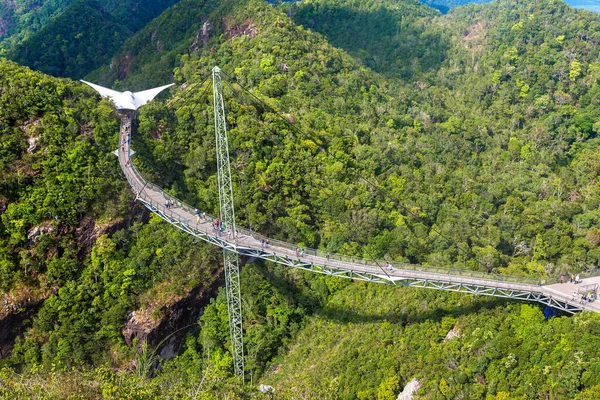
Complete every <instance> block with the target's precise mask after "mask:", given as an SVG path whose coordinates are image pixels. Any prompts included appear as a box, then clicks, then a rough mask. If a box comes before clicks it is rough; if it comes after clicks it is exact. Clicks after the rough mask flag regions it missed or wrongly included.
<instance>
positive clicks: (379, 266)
mask: <svg viewBox="0 0 600 400" xmlns="http://www.w3.org/2000/svg"><path fill="white" fill-rule="evenodd" d="M129 169H130V170H131V171H132V173H133V175H134V176H135V179H131V177H130V176H129V175H127V174H126V175H127V180H128V181H129V183H130V184H131V186H132V187H133V188H134V189H135V190H136V192H137V193H138V195H139V196H140V197H141V198H143V199H144V200H145V201H146V202H148V203H150V204H151V205H152V206H153V207H155V208H156V209H160V210H161V211H162V212H163V213H164V214H166V215H168V216H169V217H170V218H172V219H174V220H177V221H179V222H180V223H184V224H188V225H190V226H191V227H193V228H194V229H198V230H200V231H203V232H204V233H205V234H207V235H210V234H216V233H214V232H210V233H209V232H208V231H206V230H201V229H199V228H198V224H194V221H193V220H190V219H187V218H185V219H182V218H181V217H180V216H179V215H178V214H177V213H174V212H173V211H172V210H170V209H169V208H167V207H165V204H164V203H162V204H160V203H158V202H157V201H155V200H153V199H152V198H150V197H149V196H145V193H144V192H145V191H146V189H150V190H152V191H156V192H159V193H161V194H162V196H164V197H165V199H169V200H173V201H174V202H175V204H176V207H177V208H181V209H183V210H185V211H187V212H188V213H190V214H192V215H195V214H196V208H195V207H192V206H191V205H189V204H187V203H185V202H184V201H182V200H180V199H178V198H176V197H175V196H172V195H170V194H168V193H166V192H165V191H164V189H162V188H161V187H159V186H157V185H155V184H153V183H151V182H148V181H146V180H145V179H144V178H143V177H142V175H141V174H140V172H139V171H138V170H137V168H135V166H134V165H133V163H131V162H130V166H129ZM201 218H202V220H203V221H208V222H210V223H211V225H214V223H215V222H216V221H217V218H216V217H214V216H212V215H208V214H206V213H201ZM194 225H196V226H195V227H194ZM236 230H237V237H240V234H241V235H244V236H248V237H252V238H254V239H256V240H257V241H259V242H260V241H264V243H265V249H264V250H265V251H269V250H271V249H277V248H281V249H286V250H288V251H290V252H295V251H296V249H298V250H299V251H301V249H300V248H299V247H298V246H296V245H293V244H291V243H288V242H284V241H281V240H276V239H272V238H269V237H267V236H264V235H261V234H260V233H258V232H255V231H252V230H250V229H246V228H236ZM275 251H276V250H275ZM304 255H305V256H314V257H320V258H325V259H329V260H335V261H340V262H343V263H349V264H350V263H352V264H361V265H364V266H365V267H368V268H370V269H372V270H373V271H375V272H385V271H386V268H389V265H391V267H392V268H395V269H400V270H408V271H415V272H423V273H435V274H444V275H453V276H461V277H466V278H476V279H485V280H490V281H496V282H498V281H501V282H505V283H516V284H525V285H533V286H541V285H545V284H547V283H548V279H535V278H527V277H517V276H510V275H499V274H490V273H485V272H480V271H470V270H460V269H448V268H440V267H431V266H423V265H415V264H409V263H403V262H395V261H391V262H388V261H385V260H375V259H367V258H362V257H355V256H347V255H343V254H337V253H329V252H327V251H323V250H318V249H312V248H304Z"/></svg>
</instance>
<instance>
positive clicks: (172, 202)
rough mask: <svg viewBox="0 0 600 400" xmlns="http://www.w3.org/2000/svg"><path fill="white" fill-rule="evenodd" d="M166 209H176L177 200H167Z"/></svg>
mask: <svg viewBox="0 0 600 400" xmlns="http://www.w3.org/2000/svg"><path fill="white" fill-rule="evenodd" d="M165 207H166V208H175V200H173V199H166V200H165Z"/></svg>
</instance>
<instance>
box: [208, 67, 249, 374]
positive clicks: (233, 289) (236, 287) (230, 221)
mask: <svg viewBox="0 0 600 400" xmlns="http://www.w3.org/2000/svg"><path fill="white" fill-rule="evenodd" d="M212 77H213V95H214V114H215V135H216V145H217V176H218V182H219V205H220V214H221V220H220V223H219V226H217V229H220V230H225V229H226V230H228V231H230V232H232V234H233V235H234V237H235V235H236V229H235V212H234V208H233V189H232V187H231V169H230V166H229V147H228V144H227V126H226V121H225V105H224V103H223V85H222V83H221V70H220V69H219V67H214V68H213V70H212ZM223 259H224V263H225V288H226V291H227V308H228V311H229V331H230V334H231V353H232V356H233V370H234V373H235V375H236V376H238V377H240V378H242V380H243V379H244V336H243V335H244V333H243V327H242V297H241V293H240V269H239V264H238V255H237V253H236V252H234V251H232V250H229V249H227V248H223Z"/></svg>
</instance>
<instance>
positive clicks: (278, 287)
mask: <svg viewBox="0 0 600 400" xmlns="http://www.w3.org/2000/svg"><path fill="white" fill-rule="evenodd" d="M261 264H262V265H261ZM253 269H254V271H255V273H256V274H257V276H260V277H261V279H262V280H264V282H269V285H270V286H271V287H272V288H273V290H274V292H276V293H278V295H279V296H281V297H282V298H284V299H286V300H285V301H286V302H287V304H288V305H293V306H294V307H296V306H301V307H303V308H304V309H305V311H306V312H307V313H308V314H309V315H317V316H319V317H322V318H324V319H327V320H330V321H336V322H339V323H342V324H346V323H358V324H362V323H367V324H368V323H379V322H383V321H388V322H390V323H394V324H398V323H403V324H419V323H423V322H426V321H430V322H440V321H441V320H442V319H443V318H444V317H454V318H458V317H460V316H463V315H470V314H475V313H479V312H481V311H484V310H492V309H494V308H496V307H502V306H503V305H506V304H507V303H515V300H507V299H503V298H498V297H487V296H477V295H470V294H466V293H461V294H451V293H447V292H439V291H435V290H430V289H427V290H424V289H418V288H410V287H395V288H394V287H392V286H383V285H381V284H377V283H369V282H360V283H359V284H358V285H355V286H354V287H351V285H352V284H353V283H355V284H356V283H358V282H357V281H353V280H347V279H344V278H339V279H335V278H326V279H332V280H334V281H337V282H334V283H332V287H336V289H335V290H334V291H333V292H332V291H331V287H329V288H327V285H325V284H324V283H323V281H322V280H318V279H317V280H312V279H311V280H310V281H306V280H304V279H303V277H302V274H300V275H298V274H295V273H294V274H291V275H290V274H288V272H289V270H287V271H286V268H285V267H279V266H276V267H272V266H269V267H267V266H266V265H264V264H263V263H259V264H258V265H257V266H256V267H254V268H253ZM292 277H293V278H292ZM246 278H248V276H246ZM290 278H292V279H291V280H290ZM319 283H323V286H322V287H321V286H320V285H319ZM330 283H331V282H330ZM458 296H464V297H465V298H463V299H461V300H460V302H459V304H460V305H459V304H457V298H458ZM368 298H372V299H373V300H368ZM263 301H264V299H263ZM425 303H426V304H427V306H426V308H423V304H425ZM520 303H522V304H533V303H530V302H526V301H523V302H520ZM392 310H393V311H392Z"/></svg>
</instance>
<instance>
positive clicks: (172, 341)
mask: <svg viewBox="0 0 600 400" xmlns="http://www.w3.org/2000/svg"><path fill="white" fill-rule="evenodd" d="M222 284H223V269H220V270H219V273H218V278H217V279H216V280H215V281H214V282H213V283H212V285H211V286H209V287H202V286H197V287H195V288H193V289H192V290H191V291H190V292H189V293H187V294H185V295H183V296H179V297H177V298H173V299H172V301H171V302H169V304H164V305H161V306H159V307H160V308H159V309H154V310H152V309H150V308H147V309H139V310H135V311H133V312H131V313H130V314H129V316H128V317H127V320H126V322H125V326H124V328H123V329H122V331H121V334H122V335H123V339H124V340H125V344H127V345H128V346H133V345H134V343H136V342H137V343H138V346H141V344H142V343H143V342H147V343H148V345H149V346H150V347H151V348H155V347H157V346H159V348H158V354H159V355H160V357H162V358H164V359H170V358H173V357H174V356H175V355H177V353H178V352H179V349H180V347H181V345H182V344H183V342H184V340H185V336H186V335H187V334H188V333H189V332H190V331H193V330H195V329H198V324H197V321H198V319H199V318H200V316H201V315H202V313H203V312H204V307H206V306H207V305H208V303H209V301H210V299H211V297H214V296H216V294H217V291H218V288H219V286H221V285H222ZM165 338H168V339H167V340H165ZM136 339H137V340H136Z"/></svg>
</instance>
